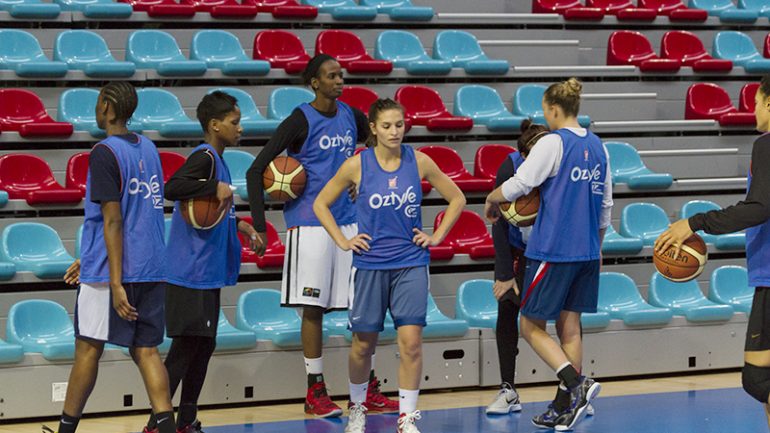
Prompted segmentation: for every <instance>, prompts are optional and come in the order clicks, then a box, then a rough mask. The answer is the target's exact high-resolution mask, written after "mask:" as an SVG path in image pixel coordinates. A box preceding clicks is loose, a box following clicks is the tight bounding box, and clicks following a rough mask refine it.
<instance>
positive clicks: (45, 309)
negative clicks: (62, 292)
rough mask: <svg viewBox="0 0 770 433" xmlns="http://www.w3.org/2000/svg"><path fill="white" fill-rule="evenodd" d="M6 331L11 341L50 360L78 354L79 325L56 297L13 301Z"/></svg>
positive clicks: (72, 357)
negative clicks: (74, 322)
mask: <svg viewBox="0 0 770 433" xmlns="http://www.w3.org/2000/svg"><path fill="white" fill-rule="evenodd" d="M5 334H6V339H7V340H8V342H9V343H12V344H18V345H20V346H22V347H23V348H24V352H26V353H40V354H41V355H43V357H44V358H45V359H47V360H49V361H63V360H72V359H74V358H75V328H74V327H73V326H72V320H70V316H69V314H67V310H65V309H64V307H62V306H61V305H59V304H57V303H56V302H54V301H49V300H46V299H25V300H23V301H19V302H17V303H15V304H13V306H12V307H11V309H10V310H9V311H8V322H7V323H6V330H5Z"/></svg>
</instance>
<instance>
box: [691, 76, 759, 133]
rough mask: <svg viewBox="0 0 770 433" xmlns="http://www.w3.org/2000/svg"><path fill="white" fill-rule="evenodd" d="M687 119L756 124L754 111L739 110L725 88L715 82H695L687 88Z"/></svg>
mask: <svg viewBox="0 0 770 433" xmlns="http://www.w3.org/2000/svg"><path fill="white" fill-rule="evenodd" d="M684 118H685V119H714V120H717V121H719V124H720V125H755V124H756V118H755V117H754V113H753V112H750V113H742V112H739V111H738V109H737V108H735V106H733V102H732V101H731V100H730V95H728V94H727V92H726V91H725V89H723V88H721V87H719V85H717V84H713V83H695V84H693V85H691V86H690V87H689V88H688V89H687V96H686V98H685V110H684Z"/></svg>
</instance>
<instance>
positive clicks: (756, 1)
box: [738, 0, 770, 18]
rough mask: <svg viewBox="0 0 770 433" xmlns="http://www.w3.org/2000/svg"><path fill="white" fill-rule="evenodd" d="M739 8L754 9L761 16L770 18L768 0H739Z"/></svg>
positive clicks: (769, 3)
mask: <svg viewBox="0 0 770 433" xmlns="http://www.w3.org/2000/svg"><path fill="white" fill-rule="evenodd" d="M738 9H743V10H749V11H754V12H756V13H757V14H759V16H760V17H765V18H770V2H768V1H767V0H738Z"/></svg>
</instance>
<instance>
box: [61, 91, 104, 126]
mask: <svg viewBox="0 0 770 433" xmlns="http://www.w3.org/2000/svg"><path fill="white" fill-rule="evenodd" d="M98 99H99V91H98V90H95V89H67V90H65V91H64V92H62V94H61V95H59V109H58V110H57V111H56V120H58V121H59V122H69V123H71V124H72V126H73V127H74V128H75V129H76V130H78V131H86V132H88V133H89V134H91V136H92V137H95V138H103V137H106V136H107V133H106V132H105V131H104V130H103V129H99V126H97V124H96V114H95V113H94V107H96V101H97V100H98Z"/></svg>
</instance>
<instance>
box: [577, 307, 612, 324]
mask: <svg viewBox="0 0 770 433" xmlns="http://www.w3.org/2000/svg"><path fill="white" fill-rule="evenodd" d="M611 319H612V317H611V316H610V313H607V312H606V311H601V310H598V309H597V310H596V312H595V313H582V314H581V315H580V325H581V326H582V328H583V329H601V328H606V327H607V326H608V325H609V324H610V320H611Z"/></svg>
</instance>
